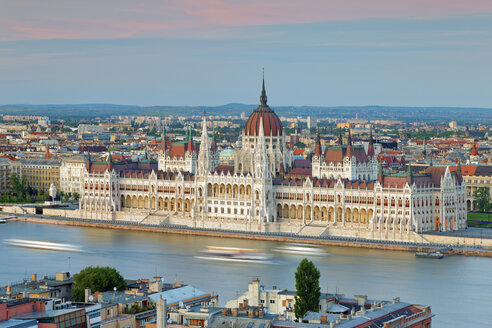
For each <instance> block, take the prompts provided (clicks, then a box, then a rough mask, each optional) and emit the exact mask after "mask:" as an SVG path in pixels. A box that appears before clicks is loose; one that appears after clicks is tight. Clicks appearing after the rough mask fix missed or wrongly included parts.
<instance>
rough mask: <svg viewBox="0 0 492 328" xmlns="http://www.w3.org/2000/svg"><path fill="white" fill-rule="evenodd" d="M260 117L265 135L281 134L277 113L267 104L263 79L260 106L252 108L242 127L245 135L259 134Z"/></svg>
mask: <svg viewBox="0 0 492 328" xmlns="http://www.w3.org/2000/svg"><path fill="white" fill-rule="evenodd" d="M260 119H263V133H264V134H265V136H266V137H270V136H281V135H282V132H283V131H282V123H281V122H280V119H279V118H278V116H277V114H275V112H274V111H273V110H272V109H271V108H270V107H268V105H267V96H266V92H265V79H263V85H262V88H261V96H260V106H259V107H258V108H257V109H255V110H254V112H253V113H252V114H251V115H250V116H249V118H248V120H247V121H246V126H245V127H244V135H245V136H258V135H259V134H260Z"/></svg>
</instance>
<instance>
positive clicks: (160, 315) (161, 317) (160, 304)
mask: <svg viewBox="0 0 492 328" xmlns="http://www.w3.org/2000/svg"><path fill="white" fill-rule="evenodd" d="M156 305H157V306H156V308H157V309H156V310H157V318H156V321H157V328H166V326H167V306H166V300H165V299H163V298H162V295H161V296H160V298H159V299H158V300H157V304H156Z"/></svg>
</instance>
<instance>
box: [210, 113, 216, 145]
mask: <svg viewBox="0 0 492 328" xmlns="http://www.w3.org/2000/svg"><path fill="white" fill-rule="evenodd" d="M210 150H211V151H213V152H216V151H217V144H216V143H215V126H214V121H212V143H211V144H210Z"/></svg>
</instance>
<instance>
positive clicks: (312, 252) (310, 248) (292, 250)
mask: <svg viewBox="0 0 492 328" xmlns="http://www.w3.org/2000/svg"><path fill="white" fill-rule="evenodd" d="M274 251H275V252H277V253H284V254H295V255H308V256H325V255H327V253H326V252H325V250H324V249H323V247H322V246H319V245H311V244H295V243H287V244H284V245H282V246H279V247H275V248H274Z"/></svg>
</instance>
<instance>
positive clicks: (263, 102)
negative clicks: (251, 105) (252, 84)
mask: <svg viewBox="0 0 492 328" xmlns="http://www.w3.org/2000/svg"><path fill="white" fill-rule="evenodd" d="M260 104H261V106H262V107H266V106H267V95H266V91H265V71H264V70H263V84H262V86H261V96H260Z"/></svg>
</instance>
